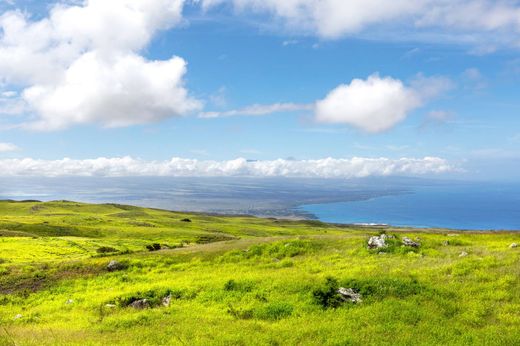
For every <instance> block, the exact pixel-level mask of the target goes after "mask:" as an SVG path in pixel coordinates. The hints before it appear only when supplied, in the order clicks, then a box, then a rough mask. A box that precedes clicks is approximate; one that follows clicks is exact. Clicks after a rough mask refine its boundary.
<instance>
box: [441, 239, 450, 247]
mask: <svg viewBox="0 0 520 346" xmlns="http://www.w3.org/2000/svg"><path fill="white" fill-rule="evenodd" d="M442 245H444V246H448V245H450V242H449V241H447V240H445V241H443V242H442Z"/></svg>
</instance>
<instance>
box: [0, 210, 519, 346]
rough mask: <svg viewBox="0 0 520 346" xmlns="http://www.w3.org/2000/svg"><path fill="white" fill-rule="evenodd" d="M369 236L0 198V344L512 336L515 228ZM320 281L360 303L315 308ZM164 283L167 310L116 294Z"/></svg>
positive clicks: (419, 340) (497, 340)
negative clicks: (381, 250)
mask: <svg viewBox="0 0 520 346" xmlns="http://www.w3.org/2000/svg"><path fill="white" fill-rule="evenodd" d="M184 218H189V219H190V220H191V221H192V222H183V221H181V220H182V219H184ZM379 231H380V230H374V229H362V228H350V227H338V226H334V225H326V224H322V223H319V222H291V221H278V220H270V219H257V218H251V217H220V216H219V217H217V216H207V215H201V214H186V213H173V212H168V211H160V210H150V209H141V208H134V207H125V206H117V205H88V204H78V203H72V202H53V203H11V202H0V234H2V236H0V262H1V264H0V345H56V344H58V345H59V344H77V345H212V344H215V345H371V344H375V345H440V344H443V345H515V344H518V340H520V249H519V248H510V247H509V245H510V244H511V243H513V242H517V243H520V234H518V233H494V234H493V233H463V232H453V231H443V230H432V231H420V230H404V229H397V230H390V229H389V230H387V232H388V233H395V234H396V235H397V237H398V238H399V237H400V236H404V235H406V236H408V237H410V238H413V239H415V238H417V237H418V238H420V242H421V244H422V245H421V247H420V248H419V249H417V250H414V249H410V248H402V247H396V248H395V249H392V251H390V249H389V250H388V251H386V252H387V253H385V254H378V252H377V251H371V250H368V249H367V248H366V240H367V239H368V237H369V236H370V235H375V234H377V233H378V232H379ZM15 232H18V233H15ZM15 235H16V236H15ZM207 241H214V242H211V243H208V244H201V243H203V242H207ZM446 241H447V242H448V244H447V245H446V243H445V242H446ZM153 242H156V243H160V244H162V245H169V246H170V247H174V246H179V245H180V244H181V243H182V244H183V247H179V248H175V249H165V250H161V251H153V252H150V251H147V250H146V248H145V246H146V245H148V244H150V243H153ZM102 246H107V247H113V248H115V249H116V250H118V251H119V252H118V253H112V254H110V253H109V254H99V253H97V251H96V250H97V249H99V248H100V247H102ZM163 247H166V246H163ZM463 251H464V252H467V253H468V255H467V256H464V257H460V254H461V252H463ZM110 260H117V261H119V262H120V263H123V264H124V266H125V269H124V270H121V271H116V272H109V271H107V270H106V265H107V263H108V262H109V261H110ZM329 277H332V278H335V279H336V280H337V281H338V284H339V285H341V286H344V287H352V288H355V289H356V290H357V291H359V292H361V293H362V294H363V302H362V303H360V304H356V305H354V304H343V305H342V306H340V307H339V308H329V309H327V308H324V307H323V306H322V305H320V303H319V302H318V301H317V300H316V299H315V297H314V295H313V292H315V291H316V290H319V289H320V288H321V287H323V285H324V284H325V282H326V280H327V278H329ZM165 294H172V297H173V298H172V301H171V304H170V306H169V307H163V306H160V305H159V306H156V307H153V308H150V309H145V310H136V309H134V308H131V307H127V306H125V303H124V302H127V301H129V300H130V299H132V298H145V297H147V298H151V299H157V301H160V298H162V296H164V295H165ZM107 304H108V305H107ZM17 315H18V316H17Z"/></svg>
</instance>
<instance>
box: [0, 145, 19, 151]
mask: <svg viewBox="0 0 520 346" xmlns="http://www.w3.org/2000/svg"><path fill="white" fill-rule="evenodd" d="M17 150H20V148H18V147H17V146H16V145H14V144H12V143H0V153H7V152H11V151H17Z"/></svg>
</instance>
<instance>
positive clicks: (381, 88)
mask: <svg viewBox="0 0 520 346" xmlns="http://www.w3.org/2000/svg"><path fill="white" fill-rule="evenodd" d="M449 86H450V83H449V81H448V80H445V79H444V78H438V77H433V78H426V77H423V76H419V78H417V79H416V80H414V81H413V82H412V83H411V85H410V86H406V85H405V84H404V83H403V82H402V81H400V80H398V79H394V78H391V77H380V76H379V75H377V74H374V75H371V76H369V77H368V78H367V79H366V80H362V79H354V80H352V82H351V83H350V84H342V85H340V86H338V87H336V88H335V89H334V90H332V91H331V92H330V93H329V94H328V95H327V96H326V97H325V98H324V99H322V100H320V101H318V102H317V103H316V110H315V114H316V120H317V121H318V122H323V123H343V124H349V125H352V126H354V127H357V128H359V129H361V130H364V131H366V132H369V133H378V132H383V131H386V130H388V129H390V128H392V127H394V126H395V125H396V124H398V123H399V122H401V121H403V120H404V119H405V118H406V117H407V115H408V114H409V112H411V111H412V110H414V109H415V108H417V107H419V106H421V105H422V104H423V103H424V102H426V101H427V100H429V99H431V98H432V97H435V96H436V95H438V94H439V93H441V92H442V91H443V90H445V89H446V88H448V87H449Z"/></svg>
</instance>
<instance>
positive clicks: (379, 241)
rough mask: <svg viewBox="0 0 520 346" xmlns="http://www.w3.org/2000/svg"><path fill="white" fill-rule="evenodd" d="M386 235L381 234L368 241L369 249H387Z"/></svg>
mask: <svg viewBox="0 0 520 346" xmlns="http://www.w3.org/2000/svg"><path fill="white" fill-rule="evenodd" d="M386 238H387V237H386V234H381V235H380V236H373V237H370V239H368V248H369V249H381V248H384V247H386V246H387V245H386V241H385V239H386Z"/></svg>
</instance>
